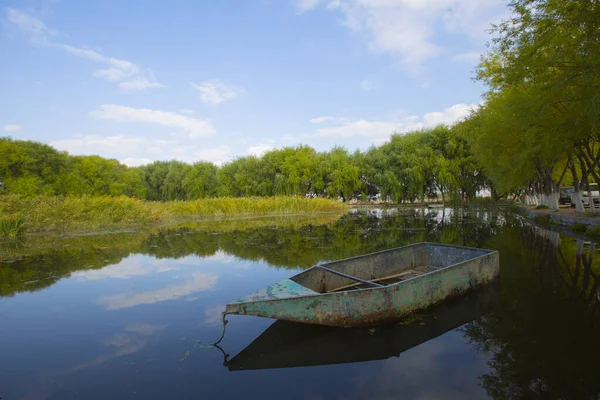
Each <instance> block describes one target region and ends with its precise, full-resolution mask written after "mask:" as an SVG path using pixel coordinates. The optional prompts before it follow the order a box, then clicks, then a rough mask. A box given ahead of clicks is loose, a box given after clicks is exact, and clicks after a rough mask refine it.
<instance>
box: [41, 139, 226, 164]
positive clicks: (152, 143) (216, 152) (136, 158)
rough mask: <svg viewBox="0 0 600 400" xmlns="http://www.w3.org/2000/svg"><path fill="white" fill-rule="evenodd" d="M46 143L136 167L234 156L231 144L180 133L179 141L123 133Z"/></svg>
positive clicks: (219, 161)
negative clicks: (211, 143)
mask: <svg viewBox="0 0 600 400" xmlns="http://www.w3.org/2000/svg"><path fill="white" fill-rule="evenodd" d="M49 144H50V145H51V146H53V147H54V148H56V149H58V150H64V151H68V152H69V153H71V154H76V155H100V156H102V157H106V158H117V159H118V160H119V162H121V163H122V164H124V165H127V166H129V167H139V166H141V165H146V164H151V163H153V162H154V161H157V160H179V161H183V162H187V163H194V162H197V161H210V162H212V163H214V164H216V165H221V164H223V163H225V162H227V161H229V160H231V159H232V158H233V157H234V154H233V152H232V148H231V147H230V146H228V145H219V146H216V147H209V146H205V145H198V144H197V140H195V139H194V138H190V137H188V136H184V137H182V139H181V141H180V140H179V139H178V140H164V139H151V138H148V137H142V136H125V135H112V136H100V135H76V136H74V137H72V138H69V139H61V140H55V141H52V142H50V143H49Z"/></svg>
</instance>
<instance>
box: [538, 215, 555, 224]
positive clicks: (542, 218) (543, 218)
mask: <svg viewBox="0 0 600 400" xmlns="http://www.w3.org/2000/svg"><path fill="white" fill-rule="evenodd" d="M532 220H533V222H535V223H537V224H540V225H544V226H553V225H556V222H554V220H553V219H552V218H551V217H550V216H549V215H536V216H535V217H533V218H532Z"/></svg>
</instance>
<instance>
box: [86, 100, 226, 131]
mask: <svg viewBox="0 0 600 400" xmlns="http://www.w3.org/2000/svg"><path fill="white" fill-rule="evenodd" d="M91 115H92V116H93V117H95V118H99V119H111V120H115V121H134V122H146V123H151V124H157V125H163V126H167V127H170V128H175V129H179V130H181V131H182V132H183V133H185V134H186V135H187V136H188V137H191V138H198V137H208V136H211V135H213V134H214V133H215V128H214V127H213V125H212V123H211V122H210V121H207V120H204V119H200V118H192V117H188V116H185V115H181V114H177V113H174V112H169V111H158V110H152V109H148V108H133V107H126V106H118V105H115V104H103V105H101V106H100V108H99V109H98V110H94V111H92V113H91Z"/></svg>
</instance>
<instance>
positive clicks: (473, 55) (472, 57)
mask: <svg viewBox="0 0 600 400" xmlns="http://www.w3.org/2000/svg"><path fill="white" fill-rule="evenodd" d="M479 57H481V53H480V52H478V51H471V52H467V53H459V54H456V55H455V56H454V57H452V61H459V62H461V61H464V62H470V63H476V62H477V61H479Z"/></svg>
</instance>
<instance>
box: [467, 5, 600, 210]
mask: <svg viewBox="0 0 600 400" xmlns="http://www.w3.org/2000/svg"><path fill="white" fill-rule="evenodd" d="M509 7H510V9H511V11H512V17H511V18H510V19H508V20H506V21H503V22H502V23H500V24H499V25H497V26H494V28H493V34H494V39H492V41H491V42H490V50H489V51H488V52H487V53H486V54H485V55H484V56H483V58H482V61H481V63H480V64H479V66H478V69H477V72H476V79H478V80H480V81H482V82H484V83H485V84H486V85H487V87H488V91H487V93H486V94H485V96H484V99H485V102H484V104H483V106H482V107H480V108H479V109H478V110H477V111H476V112H474V113H473V115H472V116H471V118H469V120H467V121H465V122H463V123H462V124H460V125H459V126H457V130H459V131H460V132H461V133H462V134H463V136H464V137H465V138H467V139H468V141H469V143H470V145H471V146H472V148H473V152H474V154H475V156H476V158H477V160H478V162H479V163H480V164H481V165H482V167H483V170H484V171H485V173H486V176H488V177H489V178H490V179H491V181H492V182H493V183H494V187H495V189H500V190H501V191H503V192H509V191H510V192H515V191H521V190H525V191H526V192H527V193H532V194H543V195H550V194H552V193H556V192H557V191H558V187H559V186H560V184H561V182H565V183H569V184H576V183H577V182H578V181H584V180H585V179H587V178H588V176H589V177H590V179H592V178H593V180H594V181H598V180H600V158H599V157H598V156H599V155H600V130H599V129H598V126H600V108H599V107H598V103H599V100H600V90H599V89H600V73H599V70H598V68H597V66H598V64H599V63H600V4H598V2H592V1H589V0H573V1H561V0H513V1H512V2H510V4H509ZM567 171H568V172H569V173H568V174H566V172H567ZM553 207H557V205H554V206H553Z"/></svg>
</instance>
